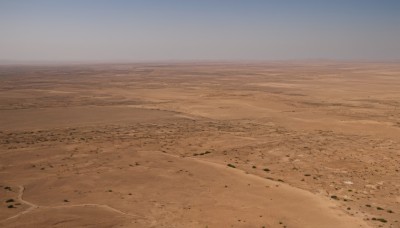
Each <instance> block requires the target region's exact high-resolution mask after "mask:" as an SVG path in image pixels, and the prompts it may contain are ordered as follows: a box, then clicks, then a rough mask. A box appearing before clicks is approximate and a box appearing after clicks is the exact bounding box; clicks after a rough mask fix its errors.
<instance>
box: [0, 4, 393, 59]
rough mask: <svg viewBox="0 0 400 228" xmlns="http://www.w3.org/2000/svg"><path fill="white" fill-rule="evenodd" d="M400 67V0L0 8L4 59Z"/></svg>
mask: <svg viewBox="0 0 400 228" xmlns="http://www.w3.org/2000/svg"><path fill="white" fill-rule="evenodd" d="M316 58H324V59H376V60H381V59H382V60H384V59H397V60H399V59H400V0H326V1H324V0H131V1H128V0H125V1H124V0H109V1H103V0H47V1H44V0H25V1H20V0H0V60H17V61H147V60H151V61H158V60H275V59H277V60H280V59H316Z"/></svg>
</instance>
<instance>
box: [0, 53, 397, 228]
mask: <svg viewBox="0 0 400 228" xmlns="http://www.w3.org/2000/svg"><path fill="white" fill-rule="evenodd" d="M0 227H96V228H97V227H179V228H187V227H196V228H197V227H202V228H206V227H208V228H212V227H216V228H219V227H259V228H261V227H265V228H267V227H281V228H284V227H286V228H295V227H300V228H303V227H307V228H309V227H315V228H325V227H326V228H330V227H332V228H338V227H340V228H346V227H349V228H350V227H355V228H361V227H363V228H365V227H400V64H399V63H371V62H364V63H361V62H358V63H355V62H322V61H320V62H265V63H197V64H196V63H181V64H178V63H176V64H172V63H171V64H166V63H165V64H156V63H153V64H150V63H149V64H144V63H143V64H109V65H107V64H103V65H71V66H55V65H54V66H22V65H21V66H17V65H14V66H12V65H9V66H7V65H3V66H0Z"/></svg>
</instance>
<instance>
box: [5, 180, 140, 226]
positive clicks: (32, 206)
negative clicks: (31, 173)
mask: <svg viewBox="0 0 400 228" xmlns="http://www.w3.org/2000/svg"><path fill="white" fill-rule="evenodd" d="M24 191H25V187H24V186H19V192H18V196H17V198H18V201H20V202H21V203H23V204H26V205H28V206H29V208H28V209H26V210H24V211H21V212H19V213H17V214H15V215H13V216H11V217H8V218H6V219H3V220H1V221H0V223H2V222H6V221H8V220H11V219H16V218H18V217H20V216H22V215H24V214H27V213H30V212H32V211H33V210H35V209H57V208H72V207H99V208H102V209H105V210H107V211H111V212H114V213H117V214H120V215H123V216H128V217H137V216H134V215H131V214H128V213H126V212H123V211H121V210H118V209H116V208H113V207H110V206H109V205H105V204H94V203H86V204H74V205H62V206H39V205H37V204H34V203H31V202H29V201H26V200H24V199H23V195H24Z"/></svg>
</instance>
